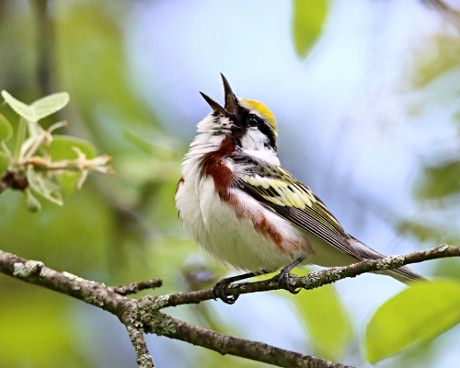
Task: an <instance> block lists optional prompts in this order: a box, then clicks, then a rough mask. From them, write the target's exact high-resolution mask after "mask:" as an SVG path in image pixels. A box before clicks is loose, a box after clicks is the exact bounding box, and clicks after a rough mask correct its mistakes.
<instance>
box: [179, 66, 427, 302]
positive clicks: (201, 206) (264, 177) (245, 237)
mask: <svg viewBox="0 0 460 368" xmlns="http://www.w3.org/2000/svg"><path fill="white" fill-rule="evenodd" d="M222 79H223V83H224V89H225V107H222V106H221V105H219V104H218V103H217V102H216V101H214V100H212V99H211V98H210V97H208V96H206V95H205V94H203V93H201V94H202V96H203V97H204V99H205V100H206V101H207V102H208V104H209V105H210V106H211V107H212V110H213V111H212V112H211V113H210V114H209V115H208V116H206V117H205V118H204V119H203V120H202V121H201V122H200V123H199V124H198V133H199V134H198V135H197V136H196V138H195V139H194V141H193V142H192V144H191V145H190V150H189V152H188V153H187V155H186V157H185V161H184V163H183V165H182V178H181V179H180V181H179V184H178V187H177V192H176V205H177V209H178V210H179V217H180V219H181V221H182V223H183V225H184V227H185V228H186V230H187V231H188V232H189V233H190V234H191V235H192V237H193V238H194V240H195V241H196V242H197V243H199V244H200V245H201V246H202V247H203V248H204V249H205V250H206V251H207V252H208V253H210V254H211V255H212V256H214V257H215V258H217V259H218V260H219V261H221V262H224V263H226V264H230V265H232V266H234V267H236V268H238V269H241V270H247V271H251V272H249V273H246V274H243V275H239V276H235V277H230V278H227V279H224V280H222V281H221V282H219V283H217V284H216V286H215V287H214V289H213V290H214V295H215V296H216V297H219V298H220V299H222V300H223V301H225V302H227V303H233V302H234V301H235V300H236V298H235V297H231V296H228V295H226V294H225V292H224V289H225V287H226V286H227V285H228V284H229V283H230V282H233V281H237V280H242V279H244V278H247V277H251V276H255V275H258V274H264V273H269V272H274V271H276V270H278V269H281V268H283V267H284V268H283V270H282V271H281V273H280V274H279V275H278V276H277V277H279V281H280V282H281V285H282V286H284V287H285V288H286V289H288V290H289V291H291V292H297V290H293V289H292V287H291V286H290V285H289V279H288V278H289V276H290V274H289V272H290V271H291V269H292V268H294V267H295V266H296V265H298V264H307V263H308V264H316V265H320V266H344V265H349V264H352V263H355V262H358V261H362V260H366V259H372V260H375V259H380V258H382V257H383V255H382V254H380V253H378V252H376V251H375V250H373V249H371V248H369V247H367V246H366V245H365V244H363V243H361V242H360V241H358V240H357V239H355V238H354V237H352V236H351V235H349V234H348V233H347V232H346V231H345V230H344V229H343V228H342V226H341V225H340V223H339V222H338V221H337V220H336V218H335V217H334V216H333V215H332V214H331V213H330V212H329V210H328V209H327V207H326V206H325V204H324V203H323V202H322V201H321V200H320V199H319V198H318V197H317V196H316V195H315V194H314V193H313V192H312V191H311V190H310V188H308V187H307V186H305V185H304V184H302V183H301V182H300V181H298V180H296V179H295V178H294V177H293V176H292V175H291V174H289V173H288V172H287V171H286V170H284V169H283V168H282V167H281V166H280V160H279V158H278V154H277V148H276V138H277V135H278V133H277V125H276V121H275V118H274V116H273V113H272V112H271V111H270V110H269V109H268V108H267V107H266V106H265V105H263V104H262V103H260V102H257V101H252V100H245V99H243V98H240V97H236V96H235V95H234V94H233V92H232V90H231V88H230V85H229V84H228V82H227V80H226V79H225V77H224V76H223V75H222ZM383 273H385V274H388V275H390V276H393V277H394V278H396V279H398V280H400V281H403V282H407V281H411V280H415V279H420V278H421V276H420V275H418V274H417V273H415V272H414V271H412V270H411V269H409V268H407V267H402V268H399V269H396V270H390V271H385V272H383Z"/></svg>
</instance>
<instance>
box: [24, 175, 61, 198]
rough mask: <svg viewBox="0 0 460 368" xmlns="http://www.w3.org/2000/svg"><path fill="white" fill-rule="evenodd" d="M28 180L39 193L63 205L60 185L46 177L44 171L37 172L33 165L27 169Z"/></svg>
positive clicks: (31, 186)
mask: <svg viewBox="0 0 460 368" xmlns="http://www.w3.org/2000/svg"><path fill="white" fill-rule="evenodd" d="M27 180H28V181H29V185H30V188H31V189H32V190H33V191H34V192H35V193H37V194H39V195H41V196H42V197H43V198H45V199H47V200H48V201H50V202H53V203H55V204H57V205H59V206H62V205H63V203H64V202H63V201H62V195H61V192H60V188H59V186H58V185H57V184H56V183H54V182H52V181H51V180H49V179H47V178H45V177H44V176H43V174H42V173H37V172H35V170H34V169H33V167H29V168H28V169H27Z"/></svg>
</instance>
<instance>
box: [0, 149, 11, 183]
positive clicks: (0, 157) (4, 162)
mask: <svg viewBox="0 0 460 368" xmlns="http://www.w3.org/2000/svg"><path fill="white" fill-rule="evenodd" d="M9 165H10V161H9V160H8V156H7V155H6V153H5V152H0V178H1V177H2V176H3V173H4V172H5V171H6V169H8V166H9Z"/></svg>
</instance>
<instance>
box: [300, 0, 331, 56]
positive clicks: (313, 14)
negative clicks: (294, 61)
mask: <svg viewBox="0 0 460 368" xmlns="http://www.w3.org/2000/svg"><path fill="white" fill-rule="evenodd" d="M292 8H293V21H292V33H293V38H294V40H293V41H294V47H295V51H296V52H297V55H298V56H299V57H300V58H304V57H305V56H306V55H307V51H308V50H309V49H310V47H311V46H312V45H313V43H314V42H315V41H316V39H317V38H318V37H319V35H320V34H321V31H322V28H323V24H324V21H325V19H326V14H327V8H328V1H327V0H294V1H293V4H292Z"/></svg>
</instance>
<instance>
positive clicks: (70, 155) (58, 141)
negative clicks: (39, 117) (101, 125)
mask: <svg viewBox="0 0 460 368" xmlns="http://www.w3.org/2000/svg"><path fill="white" fill-rule="evenodd" d="M73 147H76V148H78V149H79V150H80V151H81V152H83V153H84V154H85V155H86V158H88V159H92V158H95V157H96V156H97V152H96V148H94V146H93V145H92V144H91V143H90V142H88V141H85V140H84V139H80V138H75V137H71V136H68V135H58V134H56V135H53V141H52V142H51V144H50V146H49V150H50V154H51V158H52V159H53V161H57V160H74V159H76V158H78V154H77V153H76V152H75V151H74V150H73V149H72V148H73Z"/></svg>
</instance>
